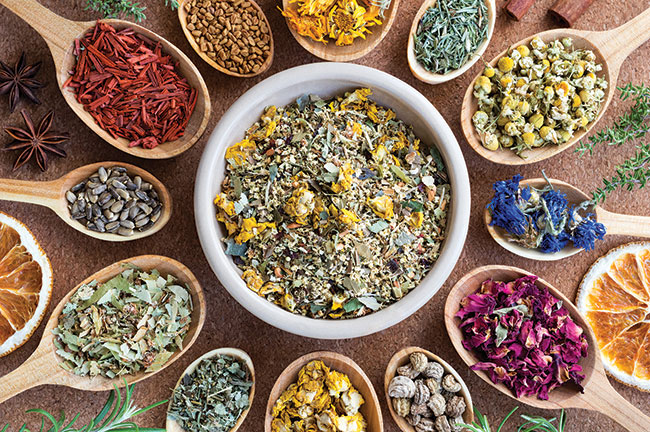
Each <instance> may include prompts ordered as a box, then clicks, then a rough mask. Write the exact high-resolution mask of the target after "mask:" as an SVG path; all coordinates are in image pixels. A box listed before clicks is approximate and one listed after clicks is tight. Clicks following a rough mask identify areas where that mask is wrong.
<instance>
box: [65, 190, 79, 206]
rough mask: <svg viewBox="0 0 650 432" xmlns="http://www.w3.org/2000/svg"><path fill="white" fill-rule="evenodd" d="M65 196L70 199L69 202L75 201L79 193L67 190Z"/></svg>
mask: <svg viewBox="0 0 650 432" xmlns="http://www.w3.org/2000/svg"><path fill="white" fill-rule="evenodd" d="M65 198H66V199H67V200H68V202H69V203H73V202H75V201H76V200H77V195H75V194H74V193H73V192H72V191H67V192H66V193H65Z"/></svg>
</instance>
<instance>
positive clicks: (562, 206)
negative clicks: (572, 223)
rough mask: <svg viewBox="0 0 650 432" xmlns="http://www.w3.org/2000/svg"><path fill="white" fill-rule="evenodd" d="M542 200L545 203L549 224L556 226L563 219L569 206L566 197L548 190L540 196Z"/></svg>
mask: <svg viewBox="0 0 650 432" xmlns="http://www.w3.org/2000/svg"><path fill="white" fill-rule="evenodd" d="M542 199H543V200H544V201H545V202H546V207H547V208H548V212H549V216H550V217H551V223H552V224H553V226H556V225H557V224H558V223H559V222H560V221H561V219H562V218H563V216H564V212H565V211H566V209H567V205H568V204H569V201H567V199H566V195H565V194H563V193H562V192H559V191H556V190H550V191H548V192H545V193H544V194H543V195H542Z"/></svg>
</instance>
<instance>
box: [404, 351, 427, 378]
mask: <svg viewBox="0 0 650 432" xmlns="http://www.w3.org/2000/svg"><path fill="white" fill-rule="evenodd" d="M409 360H410V361H411V366H412V367H413V370H415V371H417V372H419V373H422V372H424V370H425V369H426V367H427V364H429V358H428V357H427V355H426V354H424V353H421V352H414V353H412V354H411V355H410V356H409Z"/></svg>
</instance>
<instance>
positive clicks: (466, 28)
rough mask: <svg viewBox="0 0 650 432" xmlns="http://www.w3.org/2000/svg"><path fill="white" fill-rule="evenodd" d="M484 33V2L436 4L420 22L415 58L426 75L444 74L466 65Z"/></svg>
mask: <svg viewBox="0 0 650 432" xmlns="http://www.w3.org/2000/svg"><path fill="white" fill-rule="evenodd" d="M487 33H488V14H487V6H486V4H485V1H484V0H449V1H438V2H436V3H435V5H433V6H431V7H430V8H429V9H428V10H427V11H426V12H425V13H424V15H423V16H422V18H421V19H420V23H419V24H418V29H417V31H416V33H415V58H416V59H417V61H418V62H419V63H420V64H421V65H422V66H423V67H424V68H425V69H426V70H428V71H429V72H433V73H437V74H446V73H448V72H451V71H454V70H456V69H459V68H460V67H461V66H463V65H464V64H465V63H467V62H468V61H469V60H470V58H471V57H472V55H473V54H474V53H475V52H476V50H477V49H478V47H479V45H480V44H481V43H483V41H484V40H485V39H486V38H487Z"/></svg>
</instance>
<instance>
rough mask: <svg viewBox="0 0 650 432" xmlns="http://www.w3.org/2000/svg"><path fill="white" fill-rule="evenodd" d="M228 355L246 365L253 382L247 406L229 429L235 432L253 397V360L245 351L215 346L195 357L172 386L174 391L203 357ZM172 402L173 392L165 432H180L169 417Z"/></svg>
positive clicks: (242, 420) (251, 404)
mask: <svg viewBox="0 0 650 432" xmlns="http://www.w3.org/2000/svg"><path fill="white" fill-rule="evenodd" d="M224 355H227V356H230V357H233V358H235V359H237V360H239V361H240V362H243V363H245V364H246V367H247V368H248V370H249V372H250V374H251V381H252V382H253V385H252V386H251V389H250V393H249V394H248V408H247V409H246V410H245V411H244V412H242V413H241V415H240V416H239V418H238V419H237V423H235V426H233V427H232V429H230V432H236V431H237V429H239V427H240V426H241V425H242V423H244V420H245V419H246V416H247V415H248V412H249V411H250V409H251V407H252V406H253V398H254V397H255V368H254V367H253V360H251V358H250V356H249V355H248V354H246V352H244V351H242V350H240V349H237V348H217V349H215V350H212V351H209V352H207V353H205V354H203V355H202V356H201V357H199V358H197V359H196V360H194V361H193V362H192V364H190V365H189V366H188V367H187V369H185V372H183V373H182V374H181V376H180V378H178V381H177V382H176V387H174V391H176V389H177V388H178V386H179V385H180V384H181V381H182V380H183V378H184V377H185V375H189V374H191V373H192V372H194V371H195V370H196V368H197V367H198V366H199V364H200V363H201V362H202V361H203V360H205V359H210V358H213V357H218V356H224ZM172 402H173V394H172V397H171V398H170V401H169V405H168V407H167V423H166V425H165V429H166V430H167V432H182V431H184V430H185V429H183V428H182V427H181V426H180V425H179V424H178V423H177V422H176V420H175V419H174V418H172V417H170V415H169V411H170V410H171V407H172Z"/></svg>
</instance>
